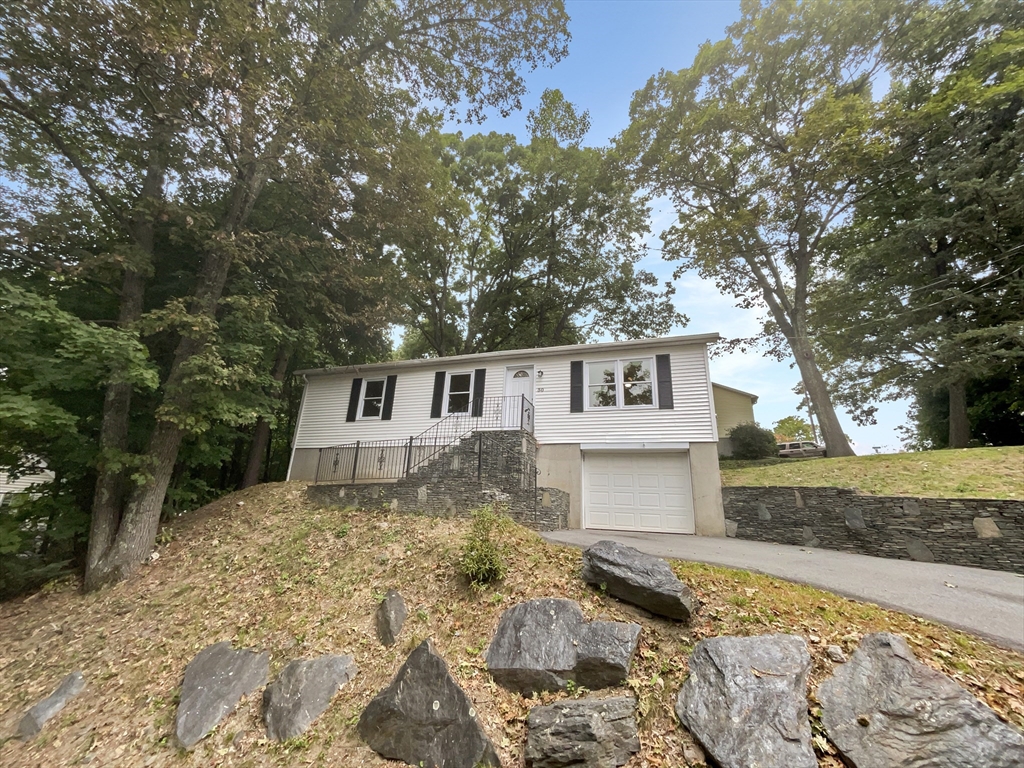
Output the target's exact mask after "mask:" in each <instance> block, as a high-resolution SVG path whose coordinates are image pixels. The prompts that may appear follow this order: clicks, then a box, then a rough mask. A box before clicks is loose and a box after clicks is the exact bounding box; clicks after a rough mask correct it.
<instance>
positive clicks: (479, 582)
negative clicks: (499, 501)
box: [457, 505, 508, 589]
mask: <svg viewBox="0 0 1024 768" xmlns="http://www.w3.org/2000/svg"><path fill="white" fill-rule="evenodd" d="M472 517H473V524H472V526H471V527H470V529H469V531H468V532H467V533H466V537H465V539H464V540H463V543H462V551H461V553H460V554H459V559H458V563H457V570H458V572H459V573H460V574H461V575H462V576H464V577H465V578H466V580H467V581H468V582H469V585H470V586H471V587H473V588H474V589H483V588H484V587H486V586H488V585H489V584H493V583H495V582H497V581H501V580H502V579H504V578H505V574H506V573H507V572H508V551H507V548H506V546H505V545H504V544H503V543H502V542H501V539H500V537H501V531H502V528H503V527H504V526H505V525H506V524H507V523H506V521H507V518H505V517H504V516H502V515H500V514H498V513H497V512H495V510H494V509H493V507H491V506H490V505H486V506H483V507H480V508H479V509H477V510H474V511H473V512H472Z"/></svg>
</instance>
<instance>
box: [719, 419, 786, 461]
mask: <svg viewBox="0 0 1024 768" xmlns="http://www.w3.org/2000/svg"><path fill="white" fill-rule="evenodd" d="M729 440H730V441H732V457H733V458H734V459H745V460H751V459H767V458H769V457H770V456H778V455H779V449H778V448H776V447H775V445H776V444H775V433H774V432H772V431H771V430H770V429H761V427H759V426H758V425H757V424H752V423H747V424H737V425H736V426H735V427H733V428H732V429H731V430H729Z"/></svg>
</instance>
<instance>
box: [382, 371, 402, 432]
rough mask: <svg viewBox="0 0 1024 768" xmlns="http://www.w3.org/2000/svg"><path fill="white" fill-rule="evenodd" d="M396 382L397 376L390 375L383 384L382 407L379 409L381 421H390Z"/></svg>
mask: <svg viewBox="0 0 1024 768" xmlns="http://www.w3.org/2000/svg"><path fill="white" fill-rule="evenodd" d="M396 381H398V376H396V375H395V374H392V375H390V376H388V380H387V382H386V383H385V384H384V405H383V406H381V409H380V418H381V421H391V408H392V407H393V406H394V404H395V382H396Z"/></svg>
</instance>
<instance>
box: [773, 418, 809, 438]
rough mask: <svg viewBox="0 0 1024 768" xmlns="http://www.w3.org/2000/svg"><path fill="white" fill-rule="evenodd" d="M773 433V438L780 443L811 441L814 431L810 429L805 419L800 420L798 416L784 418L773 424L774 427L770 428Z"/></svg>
mask: <svg viewBox="0 0 1024 768" xmlns="http://www.w3.org/2000/svg"><path fill="white" fill-rule="evenodd" d="M772 429H774V431H775V436H776V437H777V438H778V439H779V440H780V441H784V442H785V441H789V440H813V439H814V430H813V429H811V424H810V422H808V421H807V420H806V419H801V418H800V417H799V416H786V417H784V418H782V419H779V420H778V421H777V422H775V426H774V427H772Z"/></svg>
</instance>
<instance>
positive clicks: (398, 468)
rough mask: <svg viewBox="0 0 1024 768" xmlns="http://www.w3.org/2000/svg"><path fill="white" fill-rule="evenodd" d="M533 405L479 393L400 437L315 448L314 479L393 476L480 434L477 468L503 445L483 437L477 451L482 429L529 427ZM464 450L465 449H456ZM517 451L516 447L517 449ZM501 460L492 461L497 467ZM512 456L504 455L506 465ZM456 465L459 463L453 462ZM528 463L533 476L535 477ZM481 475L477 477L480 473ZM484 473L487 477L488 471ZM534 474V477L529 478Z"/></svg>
mask: <svg viewBox="0 0 1024 768" xmlns="http://www.w3.org/2000/svg"><path fill="white" fill-rule="evenodd" d="M533 422H534V408H533V403H531V402H530V401H529V400H528V399H527V398H526V397H525V396H521V395H520V396H514V397H482V398H477V399H476V400H474V401H472V402H471V403H470V404H469V407H468V408H467V410H466V411H465V412H460V413H451V414H448V416H446V417H445V418H443V419H442V420H441V421H439V422H438V423H437V424H435V425H434V426H432V427H431V428H430V429H427V430H425V431H423V432H421V433H420V434H418V435H413V436H412V437H408V438H405V439H398V440H367V441H363V440H357V441H355V442H354V443H344V444H342V445H335V446H331V447H330V448H321V449H320V455H319V458H318V461H317V468H316V477H315V478H314V480H313V482H314V483H339V482H340V483H354V482H356V481H358V480H398V479H400V478H403V477H408V476H409V475H411V474H413V473H415V472H417V471H419V470H422V469H423V468H425V467H428V466H429V465H430V464H431V463H432V462H434V461H436V460H439V459H440V458H441V457H442V456H444V455H446V454H450V453H452V452H455V451H458V450H459V449H461V448H463V446H462V445H461V444H462V442H463V441H464V440H465V438H467V437H468V436H470V435H473V434H480V435H481V438H480V439H479V440H478V441H477V442H478V448H477V451H476V453H477V456H478V464H479V465H480V469H479V472H478V474H480V472H483V469H484V465H485V464H486V463H487V462H485V461H484V460H483V457H485V456H498V452H499V449H501V453H502V456H504V453H505V452H506V451H505V447H504V446H502V443H501V442H500V441H499V440H497V439H494V438H487V439H486V443H487V445H488V446H490V448H489V450H488V451H487V452H486V453H485V452H484V450H483V446H484V442H485V439H484V437H483V436H482V435H483V434H484V433H486V432H498V431H504V430H508V431H527V432H532V431H533ZM462 453H465V451H462ZM519 453H522V451H519ZM467 459H469V457H468V456H463V455H461V454H460V455H459V458H458V461H460V462H462V463H468V462H467V461H466V460H467ZM504 460H505V459H504V458H499V459H496V461H497V463H498V465H499V466H502V462H503V461H504ZM512 461H513V458H512V457H509V459H508V462H509V466H510V467H511V466H512V463H511V462H512ZM459 466H460V467H461V464H460V465H459ZM535 470H536V467H534V475H536V471H535ZM481 476H482V475H481ZM487 476H488V477H491V476H492V473H491V471H490V469H488V475H487ZM535 480H536V478H535V477H534V481H535Z"/></svg>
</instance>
